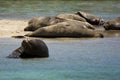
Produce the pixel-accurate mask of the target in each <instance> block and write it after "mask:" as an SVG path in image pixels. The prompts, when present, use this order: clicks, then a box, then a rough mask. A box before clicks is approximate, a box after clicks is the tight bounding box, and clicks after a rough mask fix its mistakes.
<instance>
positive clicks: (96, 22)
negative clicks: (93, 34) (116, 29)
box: [75, 11, 105, 25]
mask: <svg viewBox="0 0 120 80" xmlns="http://www.w3.org/2000/svg"><path fill="white" fill-rule="evenodd" d="M75 14H77V15H79V16H81V17H83V18H84V19H85V20H86V21H87V22H89V23H90V24H92V25H103V24H104V22H105V21H104V20H103V19H102V18H100V17H97V16H93V15H91V14H89V13H86V12H83V11H78V12H76V13H75Z"/></svg>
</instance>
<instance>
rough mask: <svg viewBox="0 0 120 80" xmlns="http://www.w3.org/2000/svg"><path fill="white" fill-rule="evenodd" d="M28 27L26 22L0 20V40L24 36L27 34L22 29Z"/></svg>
mask: <svg viewBox="0 0 120 80" xmlns="http://www.w3.org/2000/svg"><path fill="white" fill-rule="evenodd" d="M27 25H28V20H5V19H2V20H0V38H5V37H12V36H16V35H20V36H22V35H25V34H26V33H28V32H25V31H24V28H25V27H26V26H27Z"/></svg>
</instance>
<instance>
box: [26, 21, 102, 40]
mask: <svg viewBox="0 0 120 80" xmlns="http://www.w3.org/2000/svg"><path fill="white" fill-rule="evenodd" d="M89 27H91V25H90V24H89V23H87V22H80V21H66V22H61V23H57V24H55V25H51V26H47V27H42V28H39V29H37V30H36V31H34V32H33V33H30V34H27V35H26V36H29V37H49V38H54V37H76V38H77V37H103V35H101V34H99V33H96V32H95V31H94V30H93V29H90V28H89Z"/></svg>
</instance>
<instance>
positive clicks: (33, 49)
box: [8, 38, 49, 58]
mask: <svg viewBox="0 0 120 80" xmlns="http://www.w3.org/2000/svg"><path fill="white" fill-rule="evenodd" d="M44 57H49V52H48V47H47V45H46V44H45V43H44V42H43V41H42V40H40V39H28V38H26V39H24V40H23V41H22V44H21V47H19V48H18V49H16V50H15V51H13V52H12V54H10V55H9V56H8V58H44Z"/></svg>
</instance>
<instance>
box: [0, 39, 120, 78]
mask: <svg viewBox="0 0 120 80" xmlns="http://www.w3.org/2000/svg"><path fill="white" fill-rule="evenodd" d="M42 40H44V41H45V43H46V44H47V46H48V47H49V54H50V57H49V58H42V59H38V58H34V59H8V58H5V57H6V56H7V55H9V54H10V53H11V52H12V51H13V50H14V49H16V48H17V47H19V46H20V44H21V41H22V39H8V38H7V39H6V38H3V39H0V51H1V52H0V80H21V79H22V80H56V79H57V80H119V79H120V76H119V75H120V62H119V61H120V45H119V44H120V38H103V39H96V38H92V39H86V40H85V39H78V38H77V39H74V38H70V39H69V38H66V39H64V38H60V39H59V38H57V39H42Z"/></svg>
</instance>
